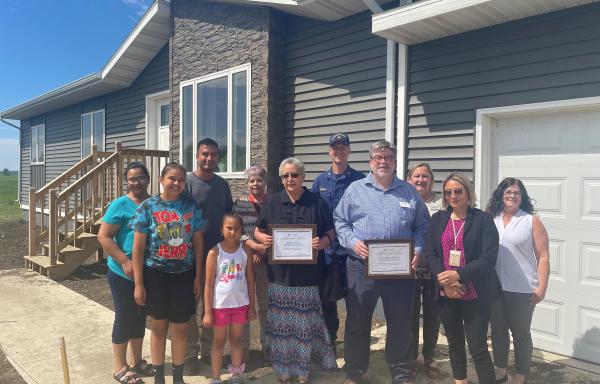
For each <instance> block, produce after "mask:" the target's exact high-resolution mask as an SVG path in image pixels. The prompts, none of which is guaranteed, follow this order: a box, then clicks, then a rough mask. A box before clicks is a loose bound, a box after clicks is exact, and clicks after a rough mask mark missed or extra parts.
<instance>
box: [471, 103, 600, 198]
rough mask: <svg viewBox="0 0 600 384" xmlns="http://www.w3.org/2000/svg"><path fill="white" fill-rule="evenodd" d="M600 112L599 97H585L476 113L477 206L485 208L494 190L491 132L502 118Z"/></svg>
mask: <svg viewBox="0 0 600 384" xmlns="http://www.w3.org/2000/svg"><path fill="white" fill-rule="evenodd" d="M598 109H600V97H597V96H596V97H584V98H579V99H566V100H556V101H548V102H542V103H531V104H517V105H509V106H505V107H496V108H483V109H478V110H477V121H476V124H475V164H474V165H475V169H474V173H475V194H476V195H477V198H478V201H477V204H478V206H480V207H481V206H482V205H481V204H482V200H481V199H482V197H483V198H484V200H483V204H485V203H486V201H485V199H487V198H488V197H489V196H490V195H491V193H492V191H493V188H494V187H495V186H493V185H491V184H490V183H491V180H490V175H491V166H492V158H491V155H492V154H491V151H492V129H493V128H494V125H495V123H496V120H497V119H499V118H506V117H513V116H519V115H529V114H539V113H540V112H557V111H565V112H571V111H590V110H598Z"/></svg>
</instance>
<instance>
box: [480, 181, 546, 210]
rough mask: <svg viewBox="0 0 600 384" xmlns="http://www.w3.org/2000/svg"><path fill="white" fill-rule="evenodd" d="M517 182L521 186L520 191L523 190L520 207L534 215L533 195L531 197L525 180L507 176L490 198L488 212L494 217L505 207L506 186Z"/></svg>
mask: <svg viewBox="0 0 600 384" xmlns="http://www.w3.org/2000/svg"><path fill="white" fill-rule="evenodd" d="M515 184H516V185H517V186H518V187H519V191H520V192H521V204H520V205H519V208H520V209H522V210H523V211H525V212H527V213H529V214H532V215H533V212H534V209H533V203H532V202H531V197H529V194H528V193H527V189H525V186H524V185H523V182H522V181H521V180H519V179H517V178H514V177H507V178H505V179H504V180H502V181H501V182H500V184H498V187H497V188H496V190H495V191H494V193H492V197H491V198H490V202H489V203H488V206H487V208H486V212H487V213H489V214H490V215H492V216H494V217H495V216H498V215H499V214H500V212H502V210H503V209H504V191H505V190H506V188H508V187H510V186H511V185H515Z"/></svg>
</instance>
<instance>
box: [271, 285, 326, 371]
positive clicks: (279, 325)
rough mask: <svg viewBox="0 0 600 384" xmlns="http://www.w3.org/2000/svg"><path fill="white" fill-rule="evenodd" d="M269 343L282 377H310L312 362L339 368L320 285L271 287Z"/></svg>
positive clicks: (274, 364)
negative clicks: (326, 323) (332, 345)
mask: <svg viewBox="0 0 600 384" xmlns="http://www.w3.org/2000/svg"><path fill="white" fill-rule="evenodd" d="M265 342H266V346H267V348H268V350H269V351H270V354H271V363H272V364H273V370H274V371H275V372H276V373H277V374H278V375H279V376H282V375H289V376H307V375H308V372H309V369H310V363H311V360H312V361H315V362H317V363H319V364H320V365H321V367H322V368H323V369H333V368H337V365H336V362H335V355H334V353H333V349H332V348H331V341H330V339H329V334H328V332H327V327H326V326H325V319H324V318H323V310H322V309H321V298H320V297H319V288H318V287H317V286H311V287H285V286H282V285H277V284H269V307H268V311H267V323H266V330H265Z"/></svg>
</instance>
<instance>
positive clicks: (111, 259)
mask: <svg viewBox="0 0 600 384" xmlns="http://www.w3.org/2000/svg"><path fill="white" fill-rule="evenodd" d="M125 179H126V180H127V191H128V192H127V194H126V195H124V196H121V197H119V198H117V199H115V200H114V201H113V202H112V203H111V204H110V206H109V207H108V209H107V210H106V213H105V214H104V217H103V218H102V225H101V226H100V231H99V233H98V241H99V242H100V245H101V246H102V248H103V249H104V252H105V253H106V254H107V255H108V263H107V264H108V274H107V278H108V285H109V286H110V290H111V292H112V298H113V303H114V307H115V321H114V323H113V331H112V343H113V354H114V372H113V378H114V379H115V380H117V381H118V382H120V383H124V384H131V383H143V382H144V381H143V380H142V378H141V377H140V376H152V375H153V369H152V366H151V365H150V364H148V363H147V362H146V360H142V341H143V339H144V333H145V326H146V314H145V313H144V312H143V311H141V310H140V309H139V307H138V306H137V304H136V303H135V301H134V299H133V290H134V284H133V264H132V262H131V250H132V248H133V233H134V231H133V226H132V224H131V219H132V218H133V217H134V215H135V212H136V210H137V208H138V207H139V205H140V204H141V203H142V201H144V200H146V199H147V198H148V197H149V195H148V191H147V189H148V182H149V180H150V175H149V174H148V170H147V169H146V167H145V166H144V165H143V164H141V163H131V164H129V166H128V167H127V169H126V171H125ZM128 343H130V344H131V350H132V354H133V359H134V366H133V367H131V368H130V367H129V366H128V365H127V359H126V354H127V344H128Z"/></svg>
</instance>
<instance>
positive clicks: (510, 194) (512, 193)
mask: <svg viewBox="0 0 600 384" xmlns="http://www.w3.org/2000/svg"><path fill="white" fill-rule="evenodd" d="M504 196H506V197H518V196H521V192H519V191H504Z"/></svg>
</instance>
